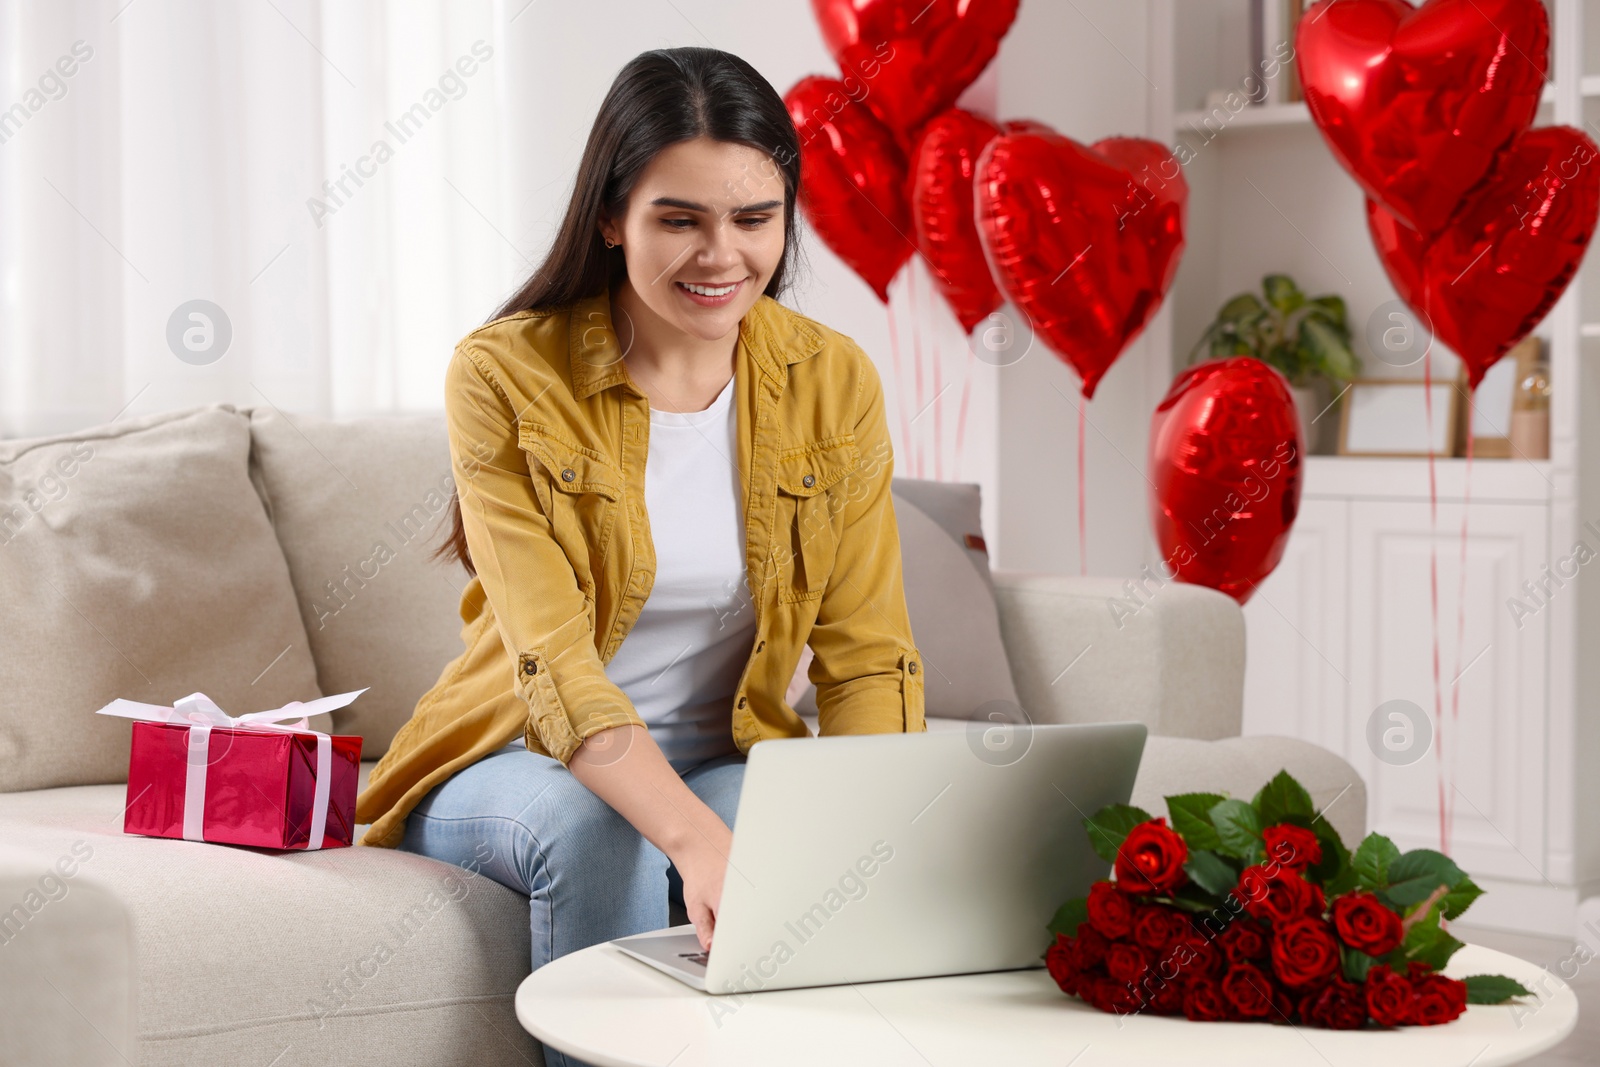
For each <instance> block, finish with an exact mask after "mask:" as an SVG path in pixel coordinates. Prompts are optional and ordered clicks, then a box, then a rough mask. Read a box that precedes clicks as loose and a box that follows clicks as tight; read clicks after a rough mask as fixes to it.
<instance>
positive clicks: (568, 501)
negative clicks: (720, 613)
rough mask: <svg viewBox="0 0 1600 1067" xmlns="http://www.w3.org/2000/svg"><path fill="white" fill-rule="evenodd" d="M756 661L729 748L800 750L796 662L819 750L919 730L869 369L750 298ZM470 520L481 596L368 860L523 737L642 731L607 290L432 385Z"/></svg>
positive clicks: (746, 416) (496, 341) (638, 452)
mask: <svg viewBox="0 0 1600 1067" xmlns="http://www.w3.org/2000/svg"><path fill="white" fill-rule="evenodd" d="M734 398H735V399H734V403H735V407H736V410H737V416H736V417H737V419H738V441H739V456H738V465H739V476H740V483H741V486H742V497H743V509H744V524H745V531H746V542H745V565H746V571H747V579H748V580H747V584H746V587H745V590H744V593H745V594H746V597H747V599H746V600H742V601H740V602H739V603H740V610H751V611H753V612H754V613H755V620H756V632H755V639H754V642H753V644H752V646H751V652H750V657H749V659H748V661H747V662H746V664H745V667H744V670H743V672H742V673H741V675H740V678H739V684H738V689H737V691H736V692H735V693H734V695H733V709H732V710H733V740H734V743H735V744H736V745H737V746H738V749H739V751H740V752H744V753H748V752H749V750H750V747H751V746H752V745H754V744H755V743H756V742H757V741H760V740H762V739H764V738H769V737H805V736H808V735H809V734H810V731H809V730H808V729H807V726H806V723H805V722H804V721H803V720H802V719H801V718H800V717H799V715H798V714H797V713H796V712H795V710H794V709H793V708H791V707H790V706H789V705H788V704H787V703H786V702H785V701H784V695H785V691H786V690H787V688H788V685H789V681H790V679H791V678H792V677H793V675H794V672H795V668H796V665H797V664H798V663H799V659H800V654H801V651H802V648H803V646H805V645H806V644H807V643H809V644H810V645H811V648H812V650H813V652H814V654H815V656H814V659H813V660H812V663H811V666H810V668H809V671H808V676H809V677H810V679H811V681H812V682H813V683H815V684H816V687H817V712H818V718H817V724H818V729H819V731H820V732H821V733H822V734H824V735H828V734H869V733H898V732H915V731H922V730H926V729H927V724H926V722H925V721H924V719H923V674H922V665H921V656H920V655H919V654H918V651H917V648H916V645H915V644H914V642H913V640H912V635H911V624H910V620H909V618H908V615H907V612H906V601H905V590H904V586H903V584H902V577H901V565H900V537H899V532H898V528H897V526H896V523H895V514H894V508H893V504H892V501H891V497H890V491H889V483H890V478H891V476H892V471H893V467H894V458H893V454H892V451H891V448H890V443H889V432H888V424H887V421H886V419H885V416H884V401H883V386H882V382H881V380H880V378H879V376H878V372H877V369H876V368H875V367H874V366H873V364H872V361H871V360H870V359H868V358H867V355H866V353H864V352H863V351H862V350H861V348H860V346H859V345H857V344H856V343H855V342H854V341H853V340H851V339H850V338H849V337H846V336H845V335H843V334H840V333H837V332H835V331H833V330H830V329H828V328H827V327H826V326H823V325H821V324H820V323H817V322H814V321H813V320H811V319H808V318H806V317H805V316H803V315H801V314H799V313H798V312H796V311H793V310H791V309H789V308H787V307H784V306H783V305H782V304H779V303H778V302H777V301H776V300H773V299H772V298H771V297H768V296H762V297H761V298H760V299H759V300H758V301H757V302H756V304H755V306H754V307H753V308H751V310H750V312H749V313H748V314H746V315H745V317H744V319H743V320H742V321H741V323H740V326H739V339H738V343H737V345H736V346H735V352H734ZM445 413H446V423H447V428H448V436H449V440H450V456H451V460H452V465H453V475H454V478H455V483H456V490H457V494H458V496H459V497H460V500H461V512H462V523H463V525H464V527H465V529H466V536H467V544H468V547H469V548H470V549H471V553H472V561H473V564H474V566H475V567H476V568H477V575H476V577H474V578H473V579H472V580H471V581H470V582H469V583H468V585H467V587H466V589H465V590H464V591H463V593H462V597H461V621H462V630H461V636H462V641H463V643H464V645H465V650H464V651H463V652H462V653H461V655H460V656H458V657H457V658H456V659H455V660H454V661H453V662H452V663H450V664H449V665H448V666H447V667H446V668H445V669H444V671H443V673H442V674H441V675H440V677H439V680H438V682H437V683H436V684H435V685H434V687H433V688H432V689H430V690H429V691H428V692H427V693H426V694H424V695H423V697H422V699H421V700H420V701H418V703H417V707H416V709H415V711H414V712H413V713H412V716H411V718H410V720H408V721H407V722H406V724H405V726H403V727H402V728H401V730H400V732H399V733H398V734H397V735H396V736H395V738H394V741H393V743H392V744H391V745H390V747H389V750H388V752H387V753H386V754H385V755H384V756H383V758H382V759H380V760H379V761H378V764H377V766H376V767H375V768H374V769H373V771H372V775H371V779H370V781H369V782H368V785H367V787H366V789H365V790H363V791H362V793H361V795H360V796H359V797H358V798H357V801H356V821H357V822H359V823H371V824H372V825H371V827H370V829H368V831H367V833H366V834H365V835H364V836H363V838H362V840H361V844H363V845H377V846H382V847H388V848H392V847H394V846H396V845H398V844H399V842H400V839H401V838H402V837H403V836H404V832H405V818H406V815H407V813H408V812H409V811H410V810H411V808H412V807H414V806H415V805H416V803H417V802H418V801H419V800H421V799H422V798H423V797H424V796H426V795H427V793H428V792H429V790H431V789H432V788H433V787H434V786H436V785H438V784H439V783H440V782H442V781H444V780H445V779H446V778H448V777H449V776H450V775H452V774H454V773H455V772H456V771H459V770H461V769H462V768H463V767H466V766H467V765H469V764H471V763H472V762H474V761H475V760H478V759H481V758H483V757H484V756H487V755H489V754H490V753H492V752H494V751H496V750H497V749H499V748H501V747H502V746H504V745H505V744H507V743H508V742H509V741H511V740H512V738H514V737H515V736H516V735H517V733H518V732H519V731H520V732H521V733H522V734H523V736H524V738H525V741H526V744H527V746H528V749H529V750H530V751H533V752H538V753H543V754H546V755H550V756H553V757H555V758H556V759H559V760H560V761H561V762H562V763H564V764H565V763H568V762H570V760H571V759H572V756H573V753H574V752H575V751H576V750H577V748H578V746H579V745H580V744H581V743H582V741H583V740H584V739H585V738H587V737H588V736H589V735H590V734H593V733H596V732H597V731H600V730H605V729H608V728H610V727H613V726H620V725H623V724H626V723H634V724H638V725H641V726H643V725H644V723H643V720H641V719H640V717H639V715H638V713H637V712H636V711H635V710H634V707H633V704H632V703H631V702H630V701H629V700H628V698H627V696H626V695H624V693H623V692H622V690H621V689H619V688H618V687H617V686H616V685H615V684H614V683H613V682H611V681H610V680H609V679H608V678H607V677H606V671H605V665H606V663H607V662H608V661H609V660H610V659H611V657H612V656H613V655H614V654H615V653H616V651H617V648H618V647H619V646H620V645H621V644H622V641H623V638H625V637H627V635H628V631H629V629H630V628H631V627H632V626H633V624H634V622H635V621H636V620H637V619H638V618H639V610H640V609H641V608H642V607H643V606H644V603H645V600H646V598H647V597H649V595H650V587H651V583H652V582H653V580H654V577H655V568H656V559H655V550H654V547H653V544H652V542H651V538H650V524H649V518H648V516H647V515H646V513H645V503H644V473H645V458H646V456H647V454H648V451H647V450H648V447H649V431H650V414H649V403H648V401H647V400H646V398H645V395H644V393H643V392H641V391H640V390H639V389H638V388H637V387H635V386H634V384H633V382H632V381H631V379H630V378H629V376H628V373H627V370H626V366H625V364H624V363H623V361H622V350H621V348H620V346H619V344H618V340H617V335H616V333H615V332H614V331H613V329H612V324H611V313H610V301H609V298H608V295H607V294H606V293H603V292H602V293H600V294H598V295H596V296H594V297H591V298H588V299H586V300H583V301H580V302H579V303H577V304H575V305H573V306H572V307H569V308H562V309H556V310H547V311H529V312H522V313H519V314H515V315H510V316H507V317H505V318H501V319H497V320H495V321H494V322H491V323H488V324H487V325H485V326H482V327H480V328H478V329H476V330H474V331H473V332H472V333H470V334H468V335H467V336H466V337H465V338H463V339H462V341H461V342H460V344H458V345H457V346H456V350H455V353H454V356H453V357H452V359H451V361H450V364H449V367H448V369H447V371H446V373H445Z"/></svg>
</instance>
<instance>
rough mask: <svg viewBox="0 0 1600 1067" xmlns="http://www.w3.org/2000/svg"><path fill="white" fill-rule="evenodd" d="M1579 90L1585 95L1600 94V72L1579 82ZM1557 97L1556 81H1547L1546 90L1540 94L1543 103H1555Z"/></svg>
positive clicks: (1540, 100)
mask: <svg viewBox="0 0 1600 1067" xmlns="http://www.w3.org/2000/svg"><path fill="white" fill-rule="evenodd" d="M1578 91H1579V92H1580V93H1582V94H1583V95H1584V96H1585V97H1590V96H1600V74H1591V75H1589V76H1588V77H1586V78H1583V79H1582V80H1581V81H1580V82H1579V83H1578ZM1555 99H1556V84H1555V82H1545V83H1544V92H1543V93H1541V94H1540V96H1539V102H1540V103H1541V104H1553V103H1555Z"/></svg>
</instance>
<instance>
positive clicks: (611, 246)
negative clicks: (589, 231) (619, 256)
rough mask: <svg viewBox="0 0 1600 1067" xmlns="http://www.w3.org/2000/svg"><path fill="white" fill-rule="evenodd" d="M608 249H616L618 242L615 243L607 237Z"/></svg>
mask: <svg viewBox="0 0 1600 1067" xmlns="http://www.w3.org/2000/svg"><path fill="white" fill-rule="evenodd" d="M606 247H607V248H615V247H617V242H615V241H613V240H612V239H611V238H609V237H607V238H606Z"/></svg>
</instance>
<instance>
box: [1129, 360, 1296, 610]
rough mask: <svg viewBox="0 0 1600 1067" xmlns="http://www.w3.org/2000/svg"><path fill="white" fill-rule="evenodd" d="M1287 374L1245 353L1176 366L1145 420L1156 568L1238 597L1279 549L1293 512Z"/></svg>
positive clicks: (1292, 422)
mask: <svg viewBox="0 0 1600 1067" xmlns="http://www.w3.org/2000/svg"><path fill="white" fill-rule="evenodd" d="M1303 447H1304V444H1303V442H1302V441H1301V440H1300V419H1299V417H1298V416H1297V415H1296V414H1295V409H1294V397H1293V395H1292V394H1291V393H1290V392H1289V383H1288V382H1287V381H1286V380H1285V379H1284V377H1283V375H1282V374H1279V373H1278V372H1277V371H1276V370H1274V369H1273V368H1272V367H1269V366H1268V365H1267V364H1265V363H1263V362H1261V361H1260V360H1258V359H1256V358H1254V357H1252V356H1235V357H1233V358H1230V359H1214V360H1210V361H1208V362H1205V363H1200V364H1196V365H1195V366H1193V367H1190V368H1188V369H1187V370H1185V371H1184V372H1183V373H1182V374H1180V375H1178V376H1177V377H1176V378H1174V379H1173V381H1172V386H1171V388H1170V389H1168V390H1167V395H1166V397H1165V398H1164V399H1163V400H1162V401H1161V403H1160V404H1159V405H1158V406H1157V407H1156V410H1155V414H1154V415H1152V416H1151V419H1150V462H1149V475H1148V477H1149V480H1150V517H1151V521H1152V522H1153V524H1154V527H1155V535H1156V543H1157V544H1158V545H1160V546H1161V558H1162V560H1163V567H1162V570H1163V572H1164V573H1165V574H1166V575H1168V576H1173V575H1176V577H1177V578H1178V580H1179V581H1183V582H1192V583H1195V584H1198V585H1207V586H1210V587H1211V588H1213V589H1218V590H1221V591H1222V592H1224V593H1227V594H1228V595H1229V596H1231V597H1233V598H1234V599H1235V600H1237V601H1238V602H1239V603H1241V604H1243V603H1244V602H1245V601H1247V600H1249V599H1250V594H1251V593H1253V592H1255V589H1256V586H1257V585H1259V584H1260V583H1261V581H1262V580H1263V579H1265V578H1266V576H1267V575H1269V574H1271V573H1272V569H1273V568H1274V567H1276V566H1277V565H1278V561H1279V560H1280V559H1282V558H1283V549H1284V546H1285V545H1286V544H1287V543H1288V541H1289V531H1290V529H1291V528H1292V527H1293V526H1294V520H1295V516H1296V515H1298V514H1299V512H1300V456H1301V454H1302V451H1301V450H1302V448H1303Z"/></svg>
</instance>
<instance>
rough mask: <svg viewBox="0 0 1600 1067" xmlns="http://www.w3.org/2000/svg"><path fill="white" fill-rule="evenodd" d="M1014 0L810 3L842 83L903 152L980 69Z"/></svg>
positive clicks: (1006, 24) (1012, 12)
mask: <svg viewBox="0 0 1600 1067" xmlns="http://www.w3.org/2000/svg"><path fill="white" fill-rule="evenodd" d="M1019 2H1020V0H811V7H812V10H813V11H815V12H816V16H817V23H818V25H820V26H821V28H822V39H823V40H824V41H826V42H827V45H828V51H830V52H831V53H833V58H834V59H835V60H836V61H838V64H839V69H840V70H841V71H842V72H843V74H844V79H845V83H846V84H851V82H852V81H855V82H858V83H859V84H860V86H861V87H862V88H863V89H865V91H866V96H865V102H866V105H867V106H868V107H869V108H871V109H872V112H873V114H875V115H877V116H878V119H879V120H880V121H881V122H882V123H883V124H884V125H885V126H888V127H889V129H891V130H892V131H894V135H895V137H896V139H897V140H898V141H899V143H900V145H901V147H902V148H903V149H905V150H906V151H907V152H909V150H910V147H911V142H912V138H913V137H914V135H915V134H916V132H917V130H918V128H919V127H921V125H922V124H923V123H924V122H926V121H928V119H930V118H932V117H933V116H934V115H937V114H938V113H939V112H941V111H943V110H945V109H946V108H948V107H949V106H950V105H952V104H954V103H955V102H956V97H958V96H960V95H961V93H962V92H963V91H964V90H965V89H966V87H967V86H969V85H971V84H972V81H973V79H974V78H976V77H977V76H978V75H979V74H982V73H983V68H984V67H986V66H988V65H989V61H990V60H991V59H993V58H994V55H995V52H997V51H998V50H999V48H1000V38H1002V37H1004V36H1005V35H1006V31H1007V30H1009V29H1010V28H1011V23H1012V21H1013V20H1014V19H1015V18H1016V17H1017V5H1018V3H1019Z"/></svg>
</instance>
